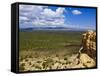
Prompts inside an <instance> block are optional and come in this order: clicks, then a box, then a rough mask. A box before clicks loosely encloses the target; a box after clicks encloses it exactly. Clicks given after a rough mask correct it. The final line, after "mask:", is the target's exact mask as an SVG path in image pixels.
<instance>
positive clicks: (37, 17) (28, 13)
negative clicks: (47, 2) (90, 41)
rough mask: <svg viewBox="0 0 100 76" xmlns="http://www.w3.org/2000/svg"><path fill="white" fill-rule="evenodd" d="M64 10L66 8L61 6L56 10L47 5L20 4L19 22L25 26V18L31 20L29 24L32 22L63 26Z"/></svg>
mask: <svg viewBox="0 0 100 76" xmlns="http://www.w3.org/2000/svg"><path fill="white" fill-rule="evenodd" d="M64 11H65V8H61V7H59V8H57V9H56V10H55V11H54V10H52V9H50V8H48V7H47V6H33V5H20V8H19V20H20V21H19V22H20V23H23V25H24V24H25V26H26V23H25V20H26V21H29V24H30V22H31V24H32V25H33V26H39V25H40V26H61V25H62V26H63V25H64V24H65V21H64V14H63V13H64ZM27 24H28V23H27ZM27 26H28V25H27Z"/></svg>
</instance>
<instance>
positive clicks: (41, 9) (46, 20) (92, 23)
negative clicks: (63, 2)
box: [19, 5, 96, 30]
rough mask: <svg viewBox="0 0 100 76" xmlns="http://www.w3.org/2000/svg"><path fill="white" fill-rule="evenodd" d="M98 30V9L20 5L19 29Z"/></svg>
mask: <svg viewBox="0 0 100 76" xmlns="http://www.w3.org/2000/svg"><path fill="white" fill-rule="evenodd" d="M35 27H38V28H40V27H52V28H57V27H64V28H74V29H89V30H91V29H93V30H95V28H96V9H95V8H79V7H68V6H67V7H60V6H39V5H19V28H35Z"/></svg>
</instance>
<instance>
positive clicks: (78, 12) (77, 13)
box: [72, 10, 82, 15]
mask: <svg viewBox="0 0 100 76" xmlns="http://www.w3.org/2000/svg"><path fill="white" fill-rule="evenodd" d="M72 13H73V14H74V15H79V14H82V12H81V11H79V10H73V11H72Z"/></svg>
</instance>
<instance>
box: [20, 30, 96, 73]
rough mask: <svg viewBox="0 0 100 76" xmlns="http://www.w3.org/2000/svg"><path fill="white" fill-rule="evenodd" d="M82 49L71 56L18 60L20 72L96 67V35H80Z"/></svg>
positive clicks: (88, 33) (89, 32)
mask: <svg viewBox="0 0 100 76" xmlns="http://www.w3.org/2000/svg"><path fill="white" fill-rule="evenodd" d="M82 36H83V37H82V47H81V48H80V50H79V52H78V53H77V54H74V55H72V56H69V57H68V56H62V57H61V56H57V55H55V56H53V55H51V56H42V57H41V56H38V57H32V56H30V57H27V58H20V62H19V70H20V71H35V70H37V71H38V70H54V69H71V68H92V67H95V66H96V33H95V32H93V31H88V32H86V33H84V34H83V35H82Z"/></svg>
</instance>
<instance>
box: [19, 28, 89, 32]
mask: <svg viewBox="0 0 100 76" xmlns="http://www.w3.org/2000/svg"><path fill="white" fill-rule="evenodd" d="M35 30H59V31H60V30H61V31H86V30H88V29H78V28H67V27H34V28H33V27H32V28H20V31H35Z"/></svg>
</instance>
